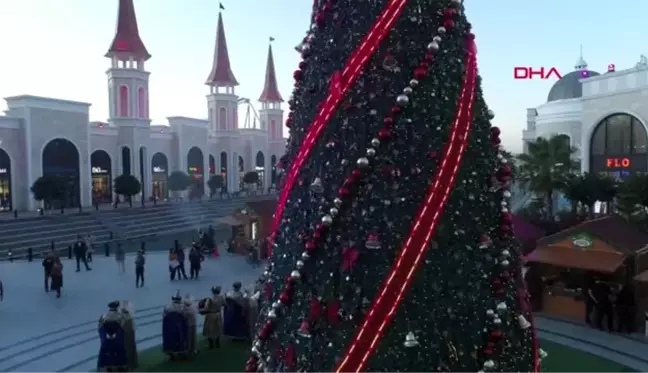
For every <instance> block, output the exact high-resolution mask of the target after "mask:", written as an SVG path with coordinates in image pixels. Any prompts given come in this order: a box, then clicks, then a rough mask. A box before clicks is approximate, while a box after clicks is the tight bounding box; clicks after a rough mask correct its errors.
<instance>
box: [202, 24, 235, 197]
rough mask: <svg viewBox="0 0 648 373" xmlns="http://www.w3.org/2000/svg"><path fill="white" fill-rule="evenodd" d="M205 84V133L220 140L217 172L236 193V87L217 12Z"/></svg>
mask: <svg viewBox="0 0 648 373" xmlns="http://www.w3.org/2000/svg"><path fill="white" fill-rule="evenodd" d="M205 84H206V85H207V86H208V87H209V94H208V95H207V110H208V119H207V120H208V122H209V124H208V129H209V132H210V133H211V134H212V136H214V137H217V138H220V139H223V141H219V146H218V147H219V148H221V151H222V152H225V153H226V156H225V157H219V158H220V160H219V161H218V163H220V168H221V170H228V172H227V173H226V174H225V175H224V176H225V177H226V182H227V185H228V189H230V190H237V189H238V185H239V180H238V172H235V171H238V167H239V162H238V158H239V156H243V154H242V151H241V144H240V142H239V141H238V140H240V139H239V137H240V136H238V132H239V131H238V104H239V97H238V96H237V95H236V91H235V88H236V87H237V86H238V85H239V83H238V81H237V80H236V77H235V76H234V72H233V71H232V66H231V64H230V58H229V52H228V51H227V40H226V38H225V26H224V25H223V14H222V12H218V24H217V28H216V45H215V47H214V59H213V61H212V68H211V70H210V72H209V75H208V76H207V80H206V81H205ZM225 140H227V141H225ZM223 163H225V164H223ZM232 188H235V189H232Z"/></svg>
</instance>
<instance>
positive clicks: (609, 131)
mask: <svg viewBox="0 0 648 373" xmlns="http://www.w3.org/2000/svg"><path fill="white" fill-rule="evenodd" d="M590 141H591V142H590V154H589V156H590V172H603V173H606V174H609V175H611V176H612V177H614V178H621V179H623V178H625V177H627V176H628V175H630V174H631V173H632V172H646V171H648V159H647V158H646V144H647V143H648V133H646V129H645V127H644V125H643V123H641V122H640V121H639V119H637V118H636V117H634V116H632V115H629V114H625V113H617V114H612V115H610V116H609V117H607V118H605V119H604V120H602V121H601V122H600V123H599V124H598V125H597V126H596V129H595V130H594V133H593V134H592V138H591V140H590Z"/></svg>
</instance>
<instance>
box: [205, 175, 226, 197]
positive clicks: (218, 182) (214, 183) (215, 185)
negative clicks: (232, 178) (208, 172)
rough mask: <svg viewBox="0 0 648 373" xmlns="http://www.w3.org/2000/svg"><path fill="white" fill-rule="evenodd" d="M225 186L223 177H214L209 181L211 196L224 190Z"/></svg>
mask: <svg viewBox="0 0 648 373" xmlns="http://www.w3.org/2000/svg"><path fill="white" fill-rule="evenodd" d="M224 185H225V180H224V179H223V175H212V176H211V177H210V178H209V180H208V181H207V186H208V187H209V192H210V194H211V195H214V194H216V191H217V190H218V189H221V188H223V186H224Z"/></svg>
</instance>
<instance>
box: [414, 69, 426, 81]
mask: <svg viewBox="0 0 648 373" xmlns="http://www.w3.org/2000/svg"><path fill="white" fill-rule="evenodd" d="M427 73H428V71H427V69H424V68H422V67H417V68H416V69H414V78H416V79H417V80H421V79H423V78H425V77H426V76H427Z"/></svg>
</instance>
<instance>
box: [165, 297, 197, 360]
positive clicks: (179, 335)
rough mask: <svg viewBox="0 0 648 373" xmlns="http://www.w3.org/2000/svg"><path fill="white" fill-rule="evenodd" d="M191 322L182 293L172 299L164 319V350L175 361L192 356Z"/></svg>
mask: <svg viewBox="0 0 648 373" xmlns="http://www.w3.org/2000/svg"><path fill="white" fill-rule="evenodd" d="M188 337H189V321H188V320H187V313H186V310H185V306H184V304H183V303H182V297H181V296H180V291H178V292H177V293H176V295H175V296H173V297H172V298H171V304H169V305H168V306H166V307H165V308H164V316H163V317H162V350H163V351H164V353H165V354H167V355H169V357H170V358H171V359H172V360H174V359H176V358H177V357H187V356H189V355H190V352H191V351H190V347H191V346H189V338H188Z"/></svg>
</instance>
